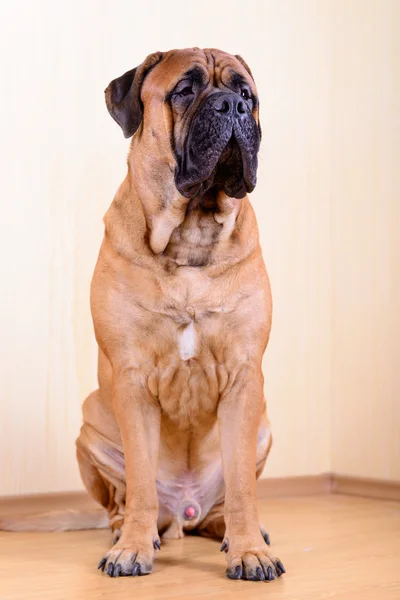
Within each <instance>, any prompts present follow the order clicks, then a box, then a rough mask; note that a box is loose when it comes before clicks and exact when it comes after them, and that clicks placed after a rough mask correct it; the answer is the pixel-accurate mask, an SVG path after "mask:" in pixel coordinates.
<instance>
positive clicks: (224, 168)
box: [177, 130, 256, 198]
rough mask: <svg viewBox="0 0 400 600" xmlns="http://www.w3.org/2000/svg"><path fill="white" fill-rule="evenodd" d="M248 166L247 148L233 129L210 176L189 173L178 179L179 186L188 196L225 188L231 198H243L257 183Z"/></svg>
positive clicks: (183, 194) (196, 195)
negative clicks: (239, 140) (203, 177)
mask: <svg viewBox="0 0 400 600" xmlns="http://www.w3.org/2000/svg"><path fill="white" fill-rule="evenodd" d="M246 166H247V161H246V150H245V149H243V148H241V146H240V144H239V142H238V140H237V139H236V136H235V132H234V131H233V130H232V135H231V137H230V138H229V140H228V143H227V144H226V145H225V147H224V148H223V150H222V152H221V154H220V156H219V159H218V161H217V163H216V164H215V166H214V167H213V168H212V170H211V172H210V173H208V176H207V177H206V178H205V179H202V178H201V174H200V173H198V174H197V173H196V172H192V173H188V177H187V178H185V177H183V178H181V179H182V180H181V181H177V187H178V190H179V192H180V193H181V194H182V196H185V197H186V198H194V197H198V196H202V195H204V194H205V193H206V192H209V191H211V190H215V191H219V190H223V191H224V192H225V193H226V195H227V196H229V197H231V198H243V197H244V196H245V195H246V194H247V193H249V192H252V191H253V189H254V187H255V183H256V180H255V177H254V176H253V175H252V173H250V172H249V171H248V170H247V171H246ZM196 175H198V179H197V181H196ZM185 179H186V181H185Z"/></svg>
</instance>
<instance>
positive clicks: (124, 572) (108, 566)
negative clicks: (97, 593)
mask: <svg viewBox="0 0 400 600" xmlns="http://www.w3.org/2000/svg"><path fill="white" fill-rule="evenodd" d="M156 549H157V550H159V549H160V540H159V538H158V537H157V539H155V540H154V541H153V545H152V546H151V547H149V548H146V547H145V546H141V547H140V548H139V547H135V546H133V547H121V546H120V545H119V544H118V543H117V544H115V546H113V547H112V548H111V550H109V551H108V552H107V553H106V554H105V555H104V556H103V558H102V559H101V561H100V562H99V565H98V568H99V569H100V570H101V571H103V572H104V573H106V574H107V575H109V576H110V577H120V576H131V577H136V576H137V575H148V574H149V573H151V570H152V568H153V560H154V554H155V550H156Z"/></svg>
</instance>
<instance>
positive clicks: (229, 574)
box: [226, 565, 243, 579]
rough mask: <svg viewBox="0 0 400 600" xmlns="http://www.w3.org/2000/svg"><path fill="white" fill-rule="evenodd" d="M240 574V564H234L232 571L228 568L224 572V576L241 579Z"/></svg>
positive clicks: (241, 572) (241, 573) (241, 571)
mask: <svg viewBox="0 0 400 600" xmlns="http://www.w3.org/2000/svg"><path fill="white" fill-rule="evenodd" d="M242 575H243V569H242V565H236V567H235V569H234V570H233V571H232V570H230V569H228V570H227V572H226V576H227V577H228V578H229V579H242Z"/></svg>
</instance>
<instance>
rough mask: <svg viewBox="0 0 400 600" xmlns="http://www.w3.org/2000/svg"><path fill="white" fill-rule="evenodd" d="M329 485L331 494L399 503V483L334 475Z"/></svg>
mask: <svg viewBox="0 0 400 600" xmlns="http://www.w3.org/2000/svg"><path fill="white" fill-rule="evenodd" d="M331 484H332V490H331V491H332V493H333V494H344V495H347V496H363V497H364V498H376V499H379V500H396V501H400V481H385V480H383V479H368V478H366V477H350V476H348V475H339V474H337V473H335V474H334V475H332V480H331Z"/></svg>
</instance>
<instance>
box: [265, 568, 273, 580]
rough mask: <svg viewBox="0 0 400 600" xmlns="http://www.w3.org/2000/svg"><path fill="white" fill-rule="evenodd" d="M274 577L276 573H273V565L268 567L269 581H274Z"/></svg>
mask: <svg viewBox="0 0 400 600" xmlns="http://www.w3.org/2000/svg"><path fill="white" fill-rule="evenodd" d="M273 579H274V574H273V573H272V567H268V569H267V581H272V580H273Z"/></svg>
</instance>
